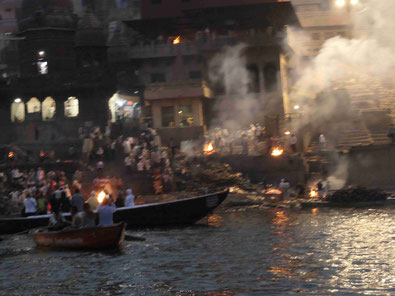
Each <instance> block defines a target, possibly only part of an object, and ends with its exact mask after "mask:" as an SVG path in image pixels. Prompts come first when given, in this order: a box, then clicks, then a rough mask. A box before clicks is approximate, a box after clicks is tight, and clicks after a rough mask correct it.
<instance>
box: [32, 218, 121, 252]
mask: <svg viewBox="0 0 395 296" xmlns="http://www.w3.org/2000/svg"><path fill="white" fill-rule="evenodd" d="M125 229H126V224H125V223H118V224H114V225H111V226H106V227H89V228H78V229H74V228H67V229H64V230H59V231H42V230H41V231H39V230H38V231H35V232H33V233H32V236H33V240H34V242H35V243H36V245H37V246H38V247H49V248H66V249H89V250H108V249H115V248H118V247H119V246H120V244H121V243H122V242H123V240H124V238H125Z"/></svg>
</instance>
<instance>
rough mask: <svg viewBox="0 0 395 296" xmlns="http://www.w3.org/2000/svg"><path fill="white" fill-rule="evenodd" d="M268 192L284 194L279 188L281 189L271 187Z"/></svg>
mask: <svg viewBox="0 0 395 296" xmlns="http://www.w3.org/2000/svg"><path fill="white" fill-rule="evenodd" d="M266 194H277V195H280V194H282V191H281V190H279V189H275V188H271V189H268V190H266Z"/></svg>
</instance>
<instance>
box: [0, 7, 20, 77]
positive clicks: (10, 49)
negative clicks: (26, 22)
mask: <svg viewBox="0 0 395 296" xmlns="http://www.w3.org/2000/svg"><path fill="white" fill-rule="evenodd" d="M21 2H22V0H2V1H0V75H1V76H2V77H9V76H13V75H16V74H18V73H19V69H18V48H17V44H18V40H19V38H17V37H16V36H15V35H14V33H15V32H16V31H17V29H18V26H17V12H18V10H19V8H20V5H21Z"/></svg>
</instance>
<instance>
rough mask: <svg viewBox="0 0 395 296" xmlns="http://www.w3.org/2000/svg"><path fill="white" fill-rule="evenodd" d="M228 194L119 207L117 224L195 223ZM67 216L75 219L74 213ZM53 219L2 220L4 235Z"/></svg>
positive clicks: (149, 225)
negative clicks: (72, 215)
mask: <svg viewBox="0 0 395 296" xmlns="http://www.w3.org/2000/svg"><path fill="white" fill-rule="evenodd" d="M228 193H229V190H226V191H222V192H217V193H211V194H206V195H202V196H198V197H191V198H186V199H182V200H175V201H170V202H164V203H155V204H146V205H137V206H135V207H132V208H119V209H117V210H116V211H115V213H114V222H115V223H118V222H122V221H124V222H125V223H127V225H128V227H129V228H132V227H152V226H169V225H184V224H193V223H195V222H197V221H199V220H200V219H202V218H204V217H205V216H207V215H208V214H210V213H211V212H212V211H214V210H215V208H217V207H218V206H219V205H220V204H221V203H222V202H223V201H224V200H225V199H226V197H227V196H228ZM64 216H65V218H66V219H68V220H70V219H71V216H70V214H64ZM49 218H50V215H41V216H30V217H16V218H5V219H0V234H12V233H18V232H21V231H25V230H28V229H33V228H38V227H46V226H48V223H49Z"/></svg>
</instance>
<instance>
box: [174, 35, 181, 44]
mask: <svg viewBox="0 0 395 296" xmlns="http://www.w3.org/2000/svg"><path fill="white" fill-rule="evenodd" d="M180 42H181V36H177V37H176V38H175V39H174V40H173V44H178V43H180Z"/></svg>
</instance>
